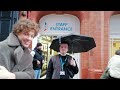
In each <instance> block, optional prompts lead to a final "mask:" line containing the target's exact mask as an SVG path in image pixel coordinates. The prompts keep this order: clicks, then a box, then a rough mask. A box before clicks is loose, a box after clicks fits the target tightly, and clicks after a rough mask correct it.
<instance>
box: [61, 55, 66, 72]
mask: <svg viewBox="0 0 120 90" xmlns="http://www.w3.org/2000/svg"><path fill="white" fill-rule="evenodd" d="M66 60H67V58H65V62H66ZM65 62H63V60H62V58H61V57H60V63H61V67H62V71H63V65H64V64H65Z"/></svg>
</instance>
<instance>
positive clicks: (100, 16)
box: [25, 11, 120, 79]
mask: <svg viewBox="0 0 120 90" xmlns="http://www.w3.org/2000/svg"><path fill="white" fill-rule="evenodd" d="M119 13H120V12H119V11H27V13H26V14H27V15H26V16H25V18H29V19H32V20H34V21H36V22H37V23H39V20H40V19H41V18H42V17H43V16H45V15H49V14H58V15H59V14H60V15H63V14H70V15H74V16H76V17H77V18H78V19H79V21H80V34H83V35H88V36H91V37H93V38H94V39H95V42H96V47H95V48H94V49H92V50H90V51H89V52H85V53H81V54H80V57H81V58H80V59H81V63H79V64H80V72H81V73H80V77H81V79H99V78H100V76H101V74H102V72H103V71H104V69H105V67H106V65H107V63H108V60H109V56H110V55H109V52H110V39H109V38H110V26H109V25H110V18H111V16H112V15H115V14H119Z"/></svg>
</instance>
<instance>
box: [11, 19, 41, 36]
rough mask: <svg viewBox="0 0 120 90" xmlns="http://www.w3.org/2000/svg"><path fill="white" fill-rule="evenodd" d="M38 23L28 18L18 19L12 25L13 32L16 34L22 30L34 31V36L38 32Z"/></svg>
mask: <svg viewBox="0 0 120 90" xmlns="http://www.w3.org/2000/svg"><path fill="white" fill-rule="evenodd" d="M39 29H40V28H39V25H38V24H37V23H36V22H34V21H32V20H30V19H19V20H18V21H17V22H16V23H15V24H14V25H13V33H15V34H18V33H20V32H22V31H28V32H29V31H34V37H35V36H37V34H38V33H39Z"/></svg>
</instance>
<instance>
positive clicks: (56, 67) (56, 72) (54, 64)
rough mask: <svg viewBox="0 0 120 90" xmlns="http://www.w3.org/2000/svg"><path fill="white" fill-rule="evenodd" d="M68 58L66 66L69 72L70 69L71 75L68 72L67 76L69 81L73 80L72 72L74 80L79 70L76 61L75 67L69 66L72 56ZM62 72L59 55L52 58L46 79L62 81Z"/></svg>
mask: <svg viewBox="0 0 120 90" xmlns="http://www.w3.org/2000/svg"><path fill="white" fill-rule="evenodd" d="M66 57H67V62H66V65H65V66H66V68H67V70H68V68H69V73H68V72H66V73H67V74H66V75H68V76H69V79H71V77H70V72H71V73H72V74H73V75H72V78H73V76H74V74H77V73H78V71H79V69H78V66H77V63H76V61H75V63H76V66H75V67H74V66H72V65H70V64H69V61H70V60H71V59H72V57H71V56H70V55H67V56H66ZM73 60H75V59H73ZM60 71H61V63H60V58H59V55H55V56H52V57H51V59H50V61H49V64H48V69H47V74H46V79H60Z"/></svg>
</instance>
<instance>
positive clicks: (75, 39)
mask: <svg viewBox="0 0 120 90" xmlns="http://www.w3.org/2000/svg"><path fill="white" fill-rule="evenodd" d="M62 41H67V42H68V43H69V49H68V53H80V52H87V51H89V50H91V49H92V48H94V47H96V44H95V41H94V39H93V38H92V37H88V36H83V35H75V34H70V35H67V36H61V37H59V38H56V39H54V40H53V41H52V43H51V45H50V48H51V49H53V50H54V51H57V52H59V45H60V43H61V42H62Z"/></svg>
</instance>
